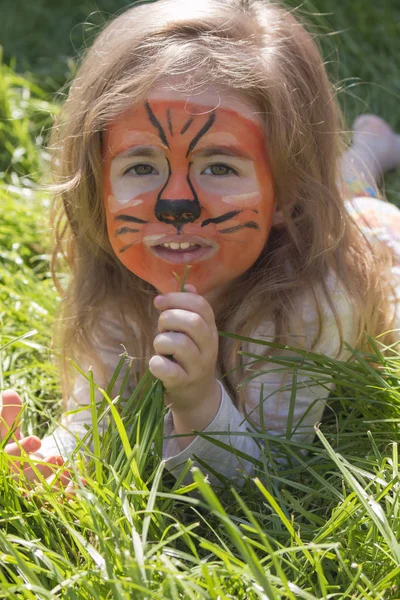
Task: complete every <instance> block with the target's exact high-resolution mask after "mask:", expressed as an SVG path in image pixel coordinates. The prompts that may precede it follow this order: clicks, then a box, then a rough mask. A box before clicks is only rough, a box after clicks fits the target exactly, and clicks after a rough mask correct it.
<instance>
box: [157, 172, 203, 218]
mask: <svg viewBox="0 0 400 600" xmlns="http://www.w3.org/2000/svg"><path fill="white" fill-rule="evenodd" d="M200 213H201V207H200V203H199V200H198V198H197V194H196V191H195V189H194V188H193V186H192V184H191V181H190V178H189V175H188V174H187V175H186V174H184V173H176V174H174V173H172V172H171V173H170V175H169V177H168V181H167V183H166V185H165V187H164V188H163V189H162V190H161V193H160V195H159V196H158V198H157V203H156V206H155V214H156V217H157V219H158V220H159V221H163V222H164V223H172V224H173V225H175V226H176V225H182V224H184V223H193V221H195V220H196V219H198V218H199V217H200Z"/></svg>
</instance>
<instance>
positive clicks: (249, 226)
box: [218, 221, 260, 233]
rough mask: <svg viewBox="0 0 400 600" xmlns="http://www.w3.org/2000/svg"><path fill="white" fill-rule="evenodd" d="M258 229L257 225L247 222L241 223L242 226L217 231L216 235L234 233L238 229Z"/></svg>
mask: <svg viewBox="0 0 400 600" xmlns="http://www.w3.org/2000/svg"><path fill="white" fill-rule="evenodd" d="M246 228H248V229H260V228H259V226H258V225H257V223H255V222H254V221H249V222H248V223H243V224H242V225H236V226H235V227H227V229H219V230H218V233H234V232H235V231H239V229H246Z"/></svg>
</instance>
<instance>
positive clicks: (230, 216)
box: [201, 210, 242, 227]
mask: <svg viewBox="0 0 400 600" xmlns="http://www.w3.org/2000/svg"><path fill="white" fill-rule="evenodd" d="M241 212H242V211H241V210H232V211H231V212H228V213H225V214H224V215H221V216H220V217H216V218H215V219H206V220H205V221H203V222H202V224H201V226H202V227H205V226H206V225H209V224H210V223H223V222H224V221H228V219H233V217H236V215H238V214H239V213H241Z"/></svg>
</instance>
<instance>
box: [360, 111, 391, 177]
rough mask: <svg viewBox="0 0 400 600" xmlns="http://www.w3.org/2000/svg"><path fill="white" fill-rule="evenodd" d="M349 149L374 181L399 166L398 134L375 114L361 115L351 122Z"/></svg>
mask: <svg viewBox="0 0 400 600" xmlns="http://www.w3.org/2000/svg"><path fill="white" fill-rule="evenodd" d="M353 131H354V133H353V141H352V145H351V149H350V151H353V153H354V155H357V156H358V157H359V158H360V160H361V161H362V162H363V163H364V165H365V166H366V168H367V169H368V170H369V171H370V172H371V174H372V175H373V177H374V179H375V181H379V179H380V178H381V176H382V175H383V173H385V172H386V171H391V170H392V169H395V168H396V167H398V166H400V135H397V134H396V133H395V132H394V131H393V129H392V128H391V127H390V125H389V124H388V123H387V122H386V121H384V120H383V119H381V118H380V117H377V116H376V115H369V114H366V115H361V116H360V117H358V118H357V119H356V120H355V121H354V124H353Z"/></svg>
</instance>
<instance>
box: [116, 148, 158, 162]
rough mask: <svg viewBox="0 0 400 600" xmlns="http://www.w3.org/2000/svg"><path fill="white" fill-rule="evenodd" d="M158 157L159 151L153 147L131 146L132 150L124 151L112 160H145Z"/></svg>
mask: <svg viewBox="0 0 400 600" xmlns="http://www.w3.org/2000/svg"><path fill="white" fill-rule="evenodd" d="M159 155H160V150H159V149H158V148H155V147H153V146H132V148H128V150H124V151H123V152H120V153H119V154H117V155H116V156H114V158H113V161H114V160H118V159H121V158H132V157H134V156H144V157H145V158H155V157H156V156H159Z"/></svg>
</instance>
